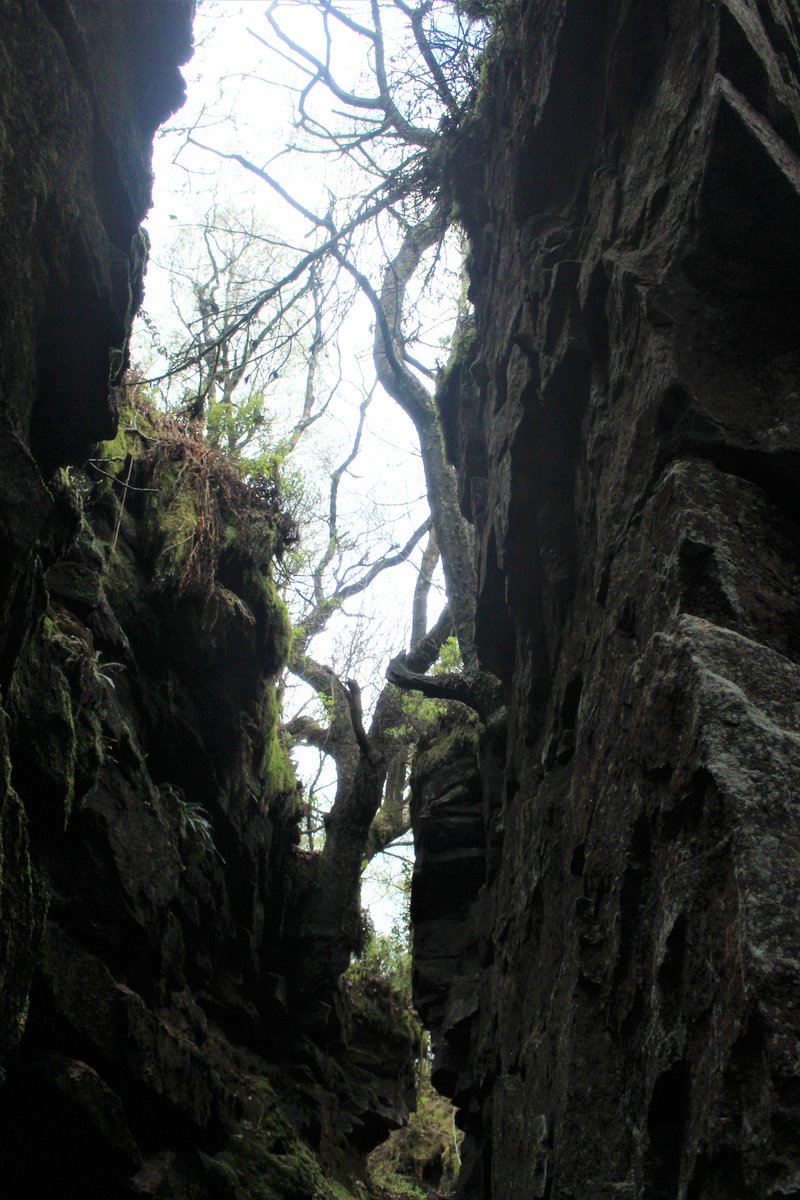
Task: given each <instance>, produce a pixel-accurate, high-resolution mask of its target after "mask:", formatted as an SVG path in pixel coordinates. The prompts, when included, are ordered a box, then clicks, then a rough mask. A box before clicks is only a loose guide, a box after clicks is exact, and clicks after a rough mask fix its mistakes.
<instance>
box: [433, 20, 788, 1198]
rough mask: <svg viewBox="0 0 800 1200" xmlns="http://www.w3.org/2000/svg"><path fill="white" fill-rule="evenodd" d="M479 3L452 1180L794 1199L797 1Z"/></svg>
mask: <svg viewBox="0 0 800 1200" xmlns="http://www.w3.org/2000/svg"><path fill="white" fill-rule="evenodd" d="M496 7H497V9H498V10H499V12H498V17H497V32H496V34H495V37H494V41H493V44H492V47H491V49H490V51H489V54H488V55H487V63H486V66H485V82H484V90H483V96H482V101H481V110H480V116H479V118H478V120H477V121H476V124H475V126H474V127H473V129H472V130H471V131H470V136H469V138H468V139H466V140H465V143H464V146H463V147H462V154H461V157H460V159H459V163H458V164H457V171H458V173H459V179H458V181H457V192H458V196H459V203H460V205H461V212H462V216H463V220H464V222H465V224H466V227H467V229H468V231H469V234H470V239H471V243H472V284H471V296H472V298H473V300H474V303H475V311H476V336H475V338H474V340H473V341H472V342H471V344H470V349H469V351H468V352H467V354H466V356H465V359H464V361H462V363H461V364H460V366H459V368H458V369H457V370H455V371H454V372H453V373H452V374H451V376H450V378H449V381H448V385H447V388H446V390H445V393H444V394H443V396H442V398H441V406H442V415H443V420H444V423H445V426H446V431H447V436H448V439H449V445H450V449H451V454H452V456H453V458H454V460H455V461H456V463H457V464H458V466H459V469H460V472H461V478H462V499H463V505H464V508H465V511H466V512H467V513H468V514H469V516H470V517H471V519H472V520H473V522H474V524H475V526H476V529H477V533H478V537H479V542H480V595H479V616H478V625H477V635H478V641H479V644H480V647H481V652H482V655H483V660H484V662H485V664H486V665H487V666H489V667H491V668H492V669H493V670H495V671H496V672H497V673H498V674H500V675H501V676H502V678H503V680H504V683H505V685H506V693H507V699H508V712H507V747H506V755H505V759H504V760H502V759H500V758H498V756H497V753H496V749H495V748H493V746H492V745H487V746H486V747H485V748H484V751H483V768H482V769H483V776H484V792H483V800H482V812H483V820H484V826H485V828H486V829H487V838H488V847H489V850H490V852H489V853H488V854H487V858H486V870H485V875H484V885H483V887H482V888H481V889H480V892H479V894H478V895H477V897H475V896H474V895H472V896H467V895H464V904H463V910H464V912H466V913H468V914H470V915H469V916H468V921H469V925H470V928H471V929H472V930H474V931H477V936H476V938H473V939H472V941H473V945H472V949H470V947H469V946H467V947H465V950H464V953H465V954H466V955H467V959H465V960H464V961H467V960H469V961H475V962H479V963H480V972H479V976H478V982H477V984H476V987H475V991H474V995H473V996H472V997H471V999H470V1000H469V1001H468V1002H467V1001H465V998H464V996H463V994H462V993H463V985H464V980H465V978H466V976H467V975H468V973H469V972H468V971H459V970H458V969H456V970H455V972H454V976H453V977H454V978H457V979H458V981H459V982H458V987H457V988H455V989H453V990H452V991H451V993H450V994H449V996H448V994H447V992H446V988H445V987H444V984H443V978H440V979H439V984H440V986H439V991H438V994H437V997H436V1005H435V1008H436V1011H435V1013H434V1023H435V1024H436V1025H437V1026H438V1030H439V1035H438V1036H439V1051H438V1061H439V1064H440V1066H441V1067H442V1070H441V1073H440V1081H441V1082H442V1083H443V1084H444V1085H445V1086H449V1088H450V1090H451V1091H453V1090H454V1089H457V1093H458V1094H457V1098H458V1102H459V1104H460V1105H461V1106H462V1114H461V1121H462V1123H463V1124H464V1125H465V1126H466V1128H467V1130H468V1139H467V1143H468V1149H467V1154H466V1169H465V1172H464V1175H463V1178H462V1185H461V1186H462V1194H463V1195H464V1196H470V1197H486V1198H488V1197H492V1198H493V1200H516V1198H520V1200H522V1198H523V1197H524V1198H525V1200H528V1198H529V1197H567V1196H591V1197H592V1198H593V1200H612V1197H614V1198H617V1197H621V1196H626V1197H641V1198H642V1200H644V1198H647V1200H654V1198H658V1197H664V1198H667V1197H669V1198H670V1200H673V1198H680V1200H684V1198H685V1200H711V1198H722V1197H725V1198H726V1200H734V1198H740V1197H741V1198H742V1200H744V1198H745V1197H764V1198H766V1197H783V1198H787V1197H796V1196H800V1144H799V1143H800V1138H799V1137H798V1127H799V1122H800V1108H799V1105H800V1100H799V1099H798V1082H797V1081H798V1074H799V1073H800V1061H799V1060H798V1051H797V1046H798V1035H799V1034H800V1001H799V1000H798V997H799V996H800V925H798V917H797V913H798V900H799V899H800V896H799V895H798V893H799V892H800V882H798V881H800V809H799V808H798V796H800V739H799V738H798V729H799V728H800V726H799V724H798V722H799V719H800V665H798V654H799V653H800V641H799V640H798V628H800V620H799V618H800V612H799V611H798V610H799V609H800V590H799V589H798V570H799V569H798V563H800V525H799V524H798V520H799V519H800V503H799V502H798V496H799V495H800V493H798V489H797V479H798V467H800V333H799V332H798V331H800V284H799V283H798V280H800V87H799V84H798V80H799V79H800V10H798V7H797V5H796V4H795V3H792V2H791V0H758V2H756V0H718V2H715V3H711V2H710V0H674V2H669V3H667V2H666V0H636V2H629V0H593V2H592V3H586V2H582V0H524V2H520V3H517V2H515V0H509V2H507V3H505V4H501V5H499V6H496ZM431 786H433V787H434V791H435V784H432V785H431ZM423 790H424V789H423ZM429 799H430V797H429ZM419 803H420V804H421V807H422V817H421V820H420V821H419V822H418V824H419V831H418V836H419V837H420V838H421V839H422V842H423V844H424V843H425V840H426V837H427V838H428V841H430V826H429V825H427V824H426V820H427V818H426V816H425V813H426V811H427V810H426V803H427V801H426V800H425V796H424V795H422V799H421V801H420V802H419ZM427 807H428V809H429V808H430V804H429V803H428V805H427ZM441 811H442V810H440V817H441ZM475 811H478V804H477V802H476V804H475ZM463 826H464V822H463V819H462V820H461V825H460V828H463ZM439 834H440V836H441V830H439ZM500 838H502V848H501V850H500V852H499V854H498V852H497V845H498V840H499V839H500ZM492 847H494V849H492ZM418 896H419V897H421V899H420V900H419V901H418V904H419V905H421V907H422V909H423V910H424V916H425V920H426V921H427V922H428V924H427V929H428V938H427V943H426V939H425V938H424V937H423V938H422V939H421V941H420V943H419V944H418V955H419V961H418V979H419V987H420V991H421V992H422V991H424V990H425V988H426V987H427V988H428V994H429V995H430V994H431V993H430V986H429V985H430V979H431V967H430V962H431V959H430V953H429V949H428V947H429V946H430V945H431V941H432V939H431V936H430V929H431V925H430V922H431V921H433V920H435V916H436V898H435V896H434V895H432V893H431V892H430V890H429V891H428V892H425V890H424V887H423V888H422V890H420V888H419V887H418ZM452 915H453V914H452V913H451V912H450V911H449V910H448V911H447V912H445V913H443V914H442V916H443V919H446V920H452ZM467 940H469V939H467ZM434 974H435V971H434ZM465 1017H466V1019H465ZM454 1059H456V1060H457V1062H456V1063H455V1065H453V1060H454ZM445 1068H446V1069H445ZM465 1072H466V1075H465Z"/></svg>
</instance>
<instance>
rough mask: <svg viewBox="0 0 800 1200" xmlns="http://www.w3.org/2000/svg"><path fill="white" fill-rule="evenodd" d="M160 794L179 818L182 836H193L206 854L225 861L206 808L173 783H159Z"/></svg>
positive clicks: (161, 798)
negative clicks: (186, 795)
mask: <svg viewBox="0 0 800 1200" xmlns="http://www.w3.org/2000/svg"><path fill="white" fill-rule="evenodd" d="M158 795H159V800H160V801H161V803H162V805H163V807H164V809H165V810H166V811H167V812H168V813H169V814H170V815H171V816H172V817H174V818H175V819H176V820H177V824H178V834H179V836H180V838H181V839H182V840H183V839H186V838H193V839H194V840H195V841H196V843H197V844H198V845H199V846H200V849H201V850H202V852H203V853H204V854H213V855H216V857H217V858H218V859H219V860H220V862H222V863H224V862H225V859H224V858H223V857H222V855H221V854H220V852H219V850H218V849H217V846H216V843H215V841H214V826H213V824H212V822H211V817H210V816H209V814H208V812H207V811H206V809H204V808H203V806H202V805H201V804H196V803H195V802H194V801H193V800H187V799H186V797H185V795H184V794H183V792H182V791H181V789H180V788H179V787H176V786H175V784H173V783H161V784H159V785H158Z"/></svg>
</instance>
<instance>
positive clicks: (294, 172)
mask: <svg viewBox="0 0 800 1200" xmlns="http://www.w3.org/2000/svg"><path fill="white" fill-rule="evenodd" d="M304 7H305V6H304V4H303V0H294V3H293V5H286V7H285V14H289V16H294V17H295V19H296V21H297V22H298V28H302V29H303V33H305V34H306V35H307V32H308V12H307V11H306V12H304V11H303V10H304ZM364 7H365V5H364V3H363V0H351V8H352V9H353V11H354V12H355V13H356V14H358V10H359V9H362V10H363V8H364ZM264 9H265V4H264V3H262V2H261V0H245V2H244V3H242V2H237V0H223V2H209V0H207V2H205V3H202V4H201V5H200V6H199V9H198V16H197V22H196V30H195V37H196V43H197V50H196V53H195V56H194V58H193V59H192V60H191V62H190V63H189V64H188V65H187V67H186V68H185V75H186V79H187V84H188V100H187V104H186V106H185V108H184V109H183V110H182V111H181V112H180V113H178V114H176V116H175V117H174V118H173V121H172V122H171V124H170V126H169V127H168V128H166V129H165V130H164V131H162V133H161V134H160V135H159V136H158V137H157V139H156V145H155V155H154V171H155V188H154V207H153V210H152V212H151V213H150V215H149V217H148V219H147V222H146V225H147V229H148V231H149V233H150V238H151V242H152V256H151V262H150V266H149V269H148V273H147V278H146V294H145V303H144V308H145V310H146V312H147V314H148V316H149V318H150V320H151V322H152V326H151V328H152V327H153V326H154V327H155V329H156V330H157V340H160V341H161V343H163V344H165V345H169V344H170V342H171V341H172V340H174V337H175V336H176V332H177V330H178V324H177V321H176V317H175V311H174V307H173V302H172V298H171V290H170V277H169V273H168V272H167V271H166V269H165V264H166V263H167V262H168V259H169V255H170V251H171V247H172V246H173V245H174V242H175V240H176V239H178V238H180V237H181V236H185V235H186V233H187V232H190V231H194V233H195V234H196V233H197V232H198V231H199V229H200V228H201V227H202V223H203V218H204V215H205V214H206V212H207V211H208V208H209V206H210V204H211V202H212V201H213V200H216V201H217V202H218V203H223V204H225V205H227V206H231V207H234V208H237V209H242V210H256V211H257V212H258V214H259V218H260V220H261V221H262V223H263V224H265V225H268V226H272V227H275V228H277V229H279V230H280V231H281V233H282V234H283V235H284V236H285V237H286V238H287V239H289V240H291V241H293V242H295V244H298V245H303V239H304V238H307V237H308V235H309V234H310V232H311V231H310V230H309V229H308V228H305V227H304V225H305V223H304V221H303V220H302V219H300V218H298V215H297V214H296V213H295V212H293V211H292V210H291V209H289V208H288V207H287V206H285V205H283V204H282V203H281V202H280V201H279V199H278V197H276V195H275V194H274V193H273V192H272V191H271V190H270V189H269V188H268V186H267V185H265V184H263V183H262V182H261V181H259V180H257V179H254V177H253V176H252V175H251V174H248V173H247V172H246V171H244V170H243V169H242V168H241V167H239V166H238V165H237V164H234V163H232V162H229V161H225V162H223V161H221V160H220V159H219V158H218V157H215V156H214V155H213V154H209V153H208V152H206V151H203V150H199V149H197V148H196V147H194V146H192V145H190V144H187V139H186V130H187V129H194V137H195V138H196V139H197V140H199V141H203V142H205V143H206V144H207V145H209V146H213V147H215V148H216V149H217V150H220V151H222V152H239V153H243V154H244V155H245V156H246V157H248V158H250V159H252V160H253V161H254V162H255V163H256V164H257V165H259V166H262V167H267V166H268V167H269V170H270V172H271V173H272V174H274V175H275V176H277V177H278V178H279V179H280V181H281V183H282V184H283V185H284V186H286V187H287V189H288V190H289V191H290V192H292V193H293V194H295V195H297V196H299V197H300V198H301V199H302V202H303V203H304V204H305V205H306V207H308V208H311V209H312V210H314V211H324V210H325V207H326V201H325V189H326V188H331V189H333V190H336V188H337V187H341V186H343V176H342V171H341V169H337V168H336V167H335V166H334V165H331V164H329V163H328V162H327V161H326V160H324V159H322V158H321V157H317V158H316V159H315V160H313V164H312V169H310V167H309V159H308V157H307V156H306V157H304V158H303V159H300V158H292V157H291V156H289V155H287V154H286V152H285V147H286V143H287V140H288V138H289V137H290V135H291V121H292V111H293V110H292V92H291V86H292V84H293V83H295V82H296V78H297V77H296V73H295V71H294V70H293V69H292V68H290V67H289V66H287V65H286V64H285V63H281V60H280V59H278V58H277V57H276V56H275V55H274V54H270V52H269V51H268V50H267V49H266V48H265V47H264V46H263V45H261V44H260V43H259V42H258V41H257V40H256V38H255V37H253V36H252V34H251V33H250V32H249V29H254V30H257V31H258V32H259V33H260V34H262V35H263V36H264V37H265V38H266V37H267V36H268V35H269V26H268V25H267V23H266V21H265V20H264V17H263V13H264ZM301 36H302V34H298V40H300V38H301ZM354 50H355V46H354ZM351 67H352V72H353V74H352V81H355V79H356V78H357V75H358V73H359V71H360V70H361V69H362V67H361V64H360V63H359V62H358V60H357V58H355V57H354V58H353V61H352V64H351ZM269 80H272V82H271V83H270V82H267V81H269ZM345 82H347V83H349V82H351V80H345ZM374 262H375V264H376V265H377V264H378V262H379V259H378V255H377V252H376V257H375V260H374ZM445 310H446V311H444V313H443V315H442V316H440V318H439V327H438V328H434V330H433V334H432V337H433V339H434V341H435V339H436V338H437V337H438V336H441V335H442V334H445V333H447V332H449V328H450V327H451V325H452V316H453V309H452V307H450V308H449V309H447V306H445ZM370 317H371V312H370V310H368V308H367V307H366V304H365V303H362V304H361V305H357V306H356V308H355V309H354V313H353V318H352V321H351V323H350V326H349V329H348V334H347V340H346V342H345V357H346V360H347V372H346V375H347V376H348V380H347V382H348V383H349V384H350V386H345V387H343V388H342V395H341V399H340V402H339V403H338V404H337V405H336V406H335V407H334V408H333V410H332V413H331V417H330V419H328V420H326V421H325V423H320V425H319V426H317V427H316V428H315V430H314V434H313V436H312V437H309V438H308V439H307V442H306V445H305V447H304V453H303V454H302V455H300V456H299V457H300V459H301V463H302V469H303V470H304V471H305V472H311V473H315V472H316V473H320V472H321V473H323V474H326V473H327V472H326V464H328V469H330V463H331V460H332V459H333V460H334V461H335V460H336V458H337V456H338V457H343V453H342V450H343V448H344V447H346V446H347V445H348V444H349V439H350V437H351V436H352V428H353V417H354V413H355V412H356V411H357V406H358V403H359V400H360V394H361V391H360V388H361V383H362V380H363V379H364V378H365V377H366V378H369V377H370V375H371V329H370ZM431 324H432V325H436V322H435V321H434V320H433V318H432V317H431ZM134 356H135V358H137V359H138V360H139V361H140V362H141V363H142V365H143V366H144V367H145V369H146V371H148V372H150V373H158V371H159V370H160V369H163V368H160V367H159V365H158V358H157V356H155V357H154V350H153V343H152V338H151V337H150V336H148V334H147V332H146V331H145V330H144V329H143V327H142V325H141V324H139V326H138V332H137V334H136V338H135V341H134ZM439 357H442V358H446V351H445V350H442V351H440V354H439ZM429 361H431V365H433V356H432V357H431V359H430V360H429ZM301 383H302V380H301V379H300V378H299V377H298V378H297V379H295V380H294V381H293V380H292V379H291V378H287V377H286V376H285V375H282V377H281V378H280V379H278V380H276V382H275V383H274V384H273V385H271V389H270V391H269V392H268V396H269V397H270V399H271V401H272V403H273V404H274V407H275V410H276V412H277V413H278V414H279V416H280V414H281V412H282V411H283V409H285V408H287V407H288V408H290V409H291V408H293V407H294V406H296V404H297V400H298V394H299V391H298V389H299V388H300V386H301ZM289 423H291V422H289ZM423 490H424V485H423V481H422V474H421V466H420V463H419V460H418V456H417V454H416V452H415V449H414V432H413V429H412V428H411V426H410V422H409V421H408V419H407V418H406V417H405V416H404V414H402V413H401V412H400V410H399V409H398V408H397V407H396V405H395V404H394V403H393V402H392V401H391V400H390V399H389V398H388V397H385V396H381V397H379V398H378V399H376V401H375V402H373V405H372V406H371V409H370V414H369V418H368V427H367V432H366V435H365V438H364V444H363V451H362V455H361V457H360V459H359V460H358V461H357V463H356V465H355V467H354V471H353V474H352V477H351V478H350V480H349V484H348V488H347V493H346V497H345V498H344V507H345V509H347V508H349V509H350V511H351V512H352V513H354V514H355V513H357V511H358V510H359V509H360V508H364V506H369V505H377V508H378V511H379V512H380V513H381V514H382V515H383V516H384V517H385V519H386V520H387V523H389V524H390V525H391V526H392V527H393V531H392V533H391V537H392V540H393V541H394V542H395V543H396V544H397V545H401V544H402V543H403V542H404V541H405V540H406V539H407V537H408V536H409V534H410V532H411V531H412V530H413V528H415V527H416V526H417V525H419V524H420V522H421V520H422V519H423V518H424V514H425V504H424V501H422V502H420V497H421V496H422V493H423ZM323 495H324V491H323ZM414 580H415V570H414V568H413V567H412V566H408V567H406V568H401V569H399V570H396V571H393V572H391V573H387V574H386V575H384V576H383V577H382V580H381V584H380V586H378V587H375V588H374V589H371V591H370V593H369V595H368V596H367V598H366V599H365V603H364V606H363V619H365V620H366V621H367V622H368V623H369V627H370V630H371V632H374V638H375V650H374V661H373V663H372V664H371V665H370V664H369V663H366V664H363V665H362V667H361V669H360V671H359V673H358V676H359V680H360V682H361V684H362V687H363V688H364V690H365V702H369V701H370V699H374V697H375V696H377V691H378V690H379V689H380V686H381V685H382V682H383V679H382V674H383V669H384V668H385V664H386V662H387V660H388V657H389V656H390V654H393V653H396V652H397V651H398V650H399V649H401V648H402V647H403V645H405V643H406V640H407V634H408V623H409V616H410V597H411V593H412V591H413V585H414ZM440 603H441V599H440V598H439V597H437V598H433V599H432V601H431V606H432V607H433V606H434V605H439V604H440ZM437 611H438V610H437ZM434 615H435V614H434ZM340 636H344V637H345V638H347V637H349V633H348V632H347V628H345V629H344V630H342V629H340ZM314 652H315V654H316V655H317V657H321V658H325V657H327V656H328V655H330V654H333V653H334V647H333V642H332V639H330V638H329V639H328V640H327V642H325V643H323V644H322V645H321V646H320V645H317V646H316V647H315V650H314ZM297 757H298V760H302V756H300V755H298V756H297ZM309 771H313V767H311V765H310V761H309V760H306V761H305V762H303V761H301V774H307V773H308V772H309ZM384 891H385V887H384V885H383V884H382V883H381V882H380V881H377V882H376V881H374V880H373V881H372V882H370V883H369V884H368V885H367V886H366V887H365V901H366V902H367V903H368V904H369V906H370V911H371V914H372V916H373V920H375V922H376V924H377V925H378V926H379V927H381V928H384V929H388V928H389V926H390V925H391V923H392V921H393V920H395V919H396V913H395V911H394V909H393V908H392V907H391V905H390V904H389V905H387V904H386V903H385V902H384V901H383V900H382V899H381V897H382V894H383V892H384Z"/></svg>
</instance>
